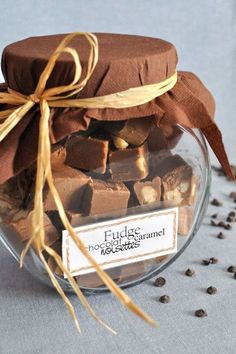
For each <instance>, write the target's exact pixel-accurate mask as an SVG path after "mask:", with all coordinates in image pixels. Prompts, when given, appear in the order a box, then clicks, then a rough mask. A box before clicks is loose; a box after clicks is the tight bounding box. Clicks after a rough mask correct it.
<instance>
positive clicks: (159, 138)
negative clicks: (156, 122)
mask: <svg viewBox="0 0 236 354" xmlns="http://www.w3.org/2000/svg"><path fill="white" fill-rule="evenodd" d="M147 144H148V150H149V151H151V152H152V151H160V150H165V149H167V148H168V143H167V140H166V137H165V135H164V132H163V131H162V129H160V128H158V127H155V128H154V129H152V130H151V132H150V134H149V136H148V139H147Z"/></svg>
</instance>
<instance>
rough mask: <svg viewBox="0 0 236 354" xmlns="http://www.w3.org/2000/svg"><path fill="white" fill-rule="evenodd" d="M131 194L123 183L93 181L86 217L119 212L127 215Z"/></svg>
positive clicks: (88, 194) (86, 201) (85, 209)
mask: <svg viewBox="0 0 236 354" xmlns="http://www.w3.org/2000/svg"><path fill="white" fill-rule="evenodd" d="M129 196H130V192H129V190H128V188H127V187H126V186H125V185H124V184H123V183H115V182H105V181H103V180H93V181H91V182H90V183H89V186H88V192H87V194H86V198H84V206H83V210H84V212H85V214H86V215H97V214H104V213H110V212H113V211H119V215H125V214H126V211H127V205H128V200H129Z"/></svg>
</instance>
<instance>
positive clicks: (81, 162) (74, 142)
mask: <svg viewBox="0 0 236 354" xmlns="http://www.w3.org/2000/svg"><path fill="white" fill-rule="evenodd" d="M108 149H109V141H108V140H103V139H97V138H92V137H88V138H87V137H84V136H76V135H73V136H71V137H70V138H69V139H68V141H67V144H66V162H65V163H66V164H67V165H69V166H71V167H74V168H79V169H82V170H87V171H93V172H97V173H105V172H106V164H107V156H108Z"/></svg>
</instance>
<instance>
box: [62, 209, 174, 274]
mask: <svg viewBox="0 0 236 354" xmlns="http://www.w3.org/2000/svg"><path fill="white" fill-rule="evenodd" d="M177 229H178V208H171V209H165V210H161V211H160V210H159V211H155V212H149V213H145V214H139V215H132V216H127V217H123V218H119V219H115V220H109V221H105V222H100V223H95V224H90V225H86V226H80V227H77V228H75V229H74V230H75V232H76V234H77V235H79V237H80V239H81V240H82V242H83V243H84V245H85V246H86V247H87V250H88V251H89V252H90V254H91V255H92V257H94V259H95V260H96V262H97V263H98V264H99V265H100V266H101V267H102V268H103V269H109V268H114V267H118V266H122V265H125V264H129V263H135V262H139V261H143V260H146V259H150V258H155V257H158V256H163V255H167V254H170V253H175V252H176V251H177ZM62 258H63V263H64V266H65V267H66V268H67V269H68V270H69V272H70V274H71V275H72V276H77V275H82V274H88V273H92V272H94V268H93V267H92V266H91V264H90V263H89V261H88V260H87V258H86V257H85V256H84V255H83V254H82V253H81V252H80V250H79V249H78V247H77V246H76V244H75V242H74V241H73V239H72V237H71V236H70V235H69V234H68V231H67V230H64V231H63V235H62ZM65 277H66V276H65Z"/></svg>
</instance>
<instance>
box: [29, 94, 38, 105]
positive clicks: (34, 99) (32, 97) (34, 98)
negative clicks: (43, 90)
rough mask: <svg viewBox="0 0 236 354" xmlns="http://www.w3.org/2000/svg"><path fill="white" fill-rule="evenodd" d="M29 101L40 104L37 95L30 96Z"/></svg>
mask: <svg viewBox="0 0 236 354" xmlns="http://www.w3.org/2000/svg"><path fill="white" fill-rule="evenodd" d="M28 99H29V100H30V101H32V102H34V103H39V102H40V98H39V97H38V96H37V95H36V94H35V93H32V94H31V95H29V96H28Z"/></svg>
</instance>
